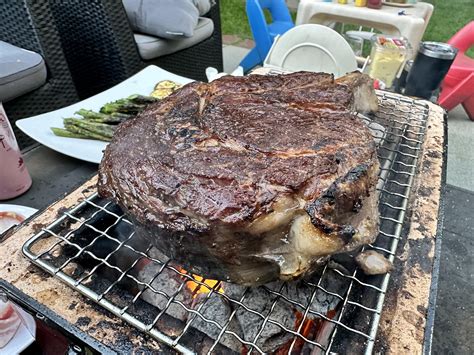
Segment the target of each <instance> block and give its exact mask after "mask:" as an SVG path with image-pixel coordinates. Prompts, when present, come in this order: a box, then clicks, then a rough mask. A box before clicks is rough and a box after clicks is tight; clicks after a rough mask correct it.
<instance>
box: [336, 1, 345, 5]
mask: <svg viewBox="0 0 474 355" xmlns="http://www.w3.org/2000/svg"><path fill="white" fill-rule="evenodd" d="M337 2H338V3H339V4H344V5H345V4H347V0H337Z"/></svg>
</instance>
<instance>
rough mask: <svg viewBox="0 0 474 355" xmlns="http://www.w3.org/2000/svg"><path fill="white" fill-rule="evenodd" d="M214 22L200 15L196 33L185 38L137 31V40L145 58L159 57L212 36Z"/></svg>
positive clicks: (141, 54)
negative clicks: (159, 36)
mask: <svg viewBox="0 0 474 355" xmlns="http://www.w3.org/2000/svg"><path fill="white" fill-rule="evenodd" d="M213 32H214V23H213V22H212V20H211V19H208V18H205V17H200V18H199V21H198V24H197V26H196V28H195V29H194V35H193V36H192V37H189V38H183V39H164V38H158V37H153V36H148V35H143V34H139V33H135V34H134V36H135V42H136V43H137V47H138V52H139V53H140V56H141V57H142V59H143V60H150V59H153V58H158V57H161V56H164V55H167V54H171V53H175V52H178V51H180V50H183V49H186V48H189V47H192V46H194V45H195V44H198V43H199V42H202V41H204V40H205V39H207V38H209V37H211V35H212V33H213Z"/></svg>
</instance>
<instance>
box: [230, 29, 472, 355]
mask: <svg viewBox="0 0 474 355" xmlns="http://www.w3.org/2000/svg"><path fill="white" fill-rule="evenodd" d="M224 42H226V41H224ZM243 47H246V48H243ZM251 47H252V44H251V41H248V40H247V41H246V42H245V43H242V42H239V41H238V40H237V39H236V38H228V41H227V43H226V44H225V45H224V71H225V72H227V73H231V72H232V71H233V70H234V69H235V68H236V67H237V66H238V64H239V62H240V61H241V60H242V58H244V56H245V55H246V54H247V53H248V51H249V48H251ZM447 164H448V165H447V183H448V186H447V191H446V196H445V205H446V210H445V223H444V228H443V240H442V247H441V262H440V273H439V283H438V301H437V308H436V318H435V327H434V336H433V348H432V350H433V354H440V355H441V354H443V355H444V354H456V355H457V354H473V353H474V341H473V340H472V337H471V334H472V333H473V332H474V308H473V305H474V122H472V121H470V120H469V118H468V117H467V114H466V113H465V111H464V109H463V108H462V107H461V106H459V107H456V108H455V109H454V110H452V111H451V112H449V114H448V162H447Z"/></svg>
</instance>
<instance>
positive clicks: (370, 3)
mask: <svg viewBox="0 0 474 355" xmlns="http://www.w3.org/2000/svg"><path fill="white" fill-rule="evenodd" d="M367 7H370V8H371V9H380V8H381V7H382V0H367Z"/></svg>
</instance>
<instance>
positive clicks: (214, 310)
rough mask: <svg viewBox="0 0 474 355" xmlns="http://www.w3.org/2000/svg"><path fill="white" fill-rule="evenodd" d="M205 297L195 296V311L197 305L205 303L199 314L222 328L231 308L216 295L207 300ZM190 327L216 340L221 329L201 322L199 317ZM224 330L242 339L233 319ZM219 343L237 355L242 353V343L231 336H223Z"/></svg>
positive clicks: (240, 331) (203, 294)
mask: <svg viewBox="0 0 474 355" xmlns="http://www.w3.org/2000/svg"><path fill="white" fill-rule="evenodd" d="M207 296H208V295H207V294H206V293H200V294H198V295H197V296H196V298H195V304H196V306H195V309H197V308H198V306H199V304H201V303H202V302H205V303H204V305H203V307H202V308H201V311H200V313H201V314H202V315H203V316H204V317H206V318H207V319H210V320H213V321H215V322H216V323H218V324H219V325H221V326H224V325H225V324H226V322H227V321H228V319H229V317H230V315H231V308H230V306H229V304H228V303H227V301H226V300H225V298H224V297H222V296H221V295H219V294H217V293H213V294H212V295H211V296H210V297H209V298H207ZM192 326H193V327H194V328H196V329H198V330H200V331H201V332H203V333H204V334H207V335H208V336H209V337H211V338H212V339H217V337H218V336H219V333H220V331H221V329H220V328H218V327H217V326H216V325H214V324H212V323H209V322H207V321H205V320H203V319H202V318H201V317H199V316H197V317H196V318H195V319H194V320H193V323H192ZM226 329H227V330H229V331H233V332H234V333H236V334H237V335H239V336H240V337H241V338H242V337H243V333H242V329H241V327H240V324H239V323H238V322H237V320H236V319H235V318H234V319H232V320H231V322H230V323H229V325H228V326H227V328H226ZM220 343H221V344H222V345H224V346H226V347H228V348H229V349H231V350H234V351H236V352H238V353H241V352H242V343H241V342H240V341H239V340H238V339H237V338H236V337H234V336H233V335H231V334H224V335H223V336H222V338H221V339H220Z"/></svg>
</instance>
